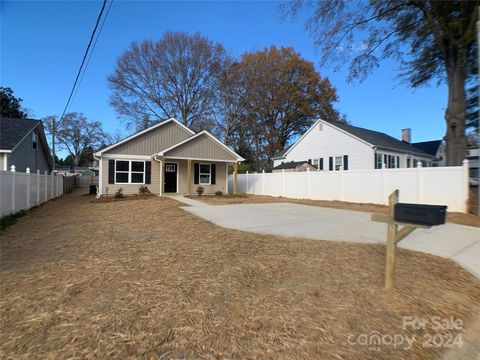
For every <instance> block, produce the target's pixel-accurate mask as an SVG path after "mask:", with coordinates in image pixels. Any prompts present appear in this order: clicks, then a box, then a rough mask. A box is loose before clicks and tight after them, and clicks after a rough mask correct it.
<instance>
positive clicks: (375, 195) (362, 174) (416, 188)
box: [229, 161, 469, 212]
mask: <svg viewBox="0 0 480 360" xmlns="http://www.w3.org/2000/svg"><path fill="white" fill-rule="evenodd" d="M468 172H469V170H468V161H464V165H463V166H451V167H431V168H423V167H422V166H421V165H420V166H419V167H417V168H401V169H385V168H384V169H378V170H355V171H352V170H349V171H312V172H309V171H306V172H277V173H269V174H266V173H255V174H248V173H247V174H239V175H237V191H238V192H240V193H247V194H255V195H271V196H285V197H289V198H296V199H312V200H340V201H347V202H356V203H373V204H387V203H388V195H389V194H390V193H391V192H392V191H394V190H395V189H399V190H400V201H401V202H407V203H419V204H434V205H447V206H448V209H449V211H459V212H467V209H468V197H469V193H468V192H469V184H468ZM229 189H230V191H233V176H232V175H230V177H229Z"/></svg>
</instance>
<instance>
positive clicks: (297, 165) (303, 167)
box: [272, 161, 317, 172]
mask: <svg viewBox="0 0 480 360" xmlns="http://www.w3.org/2000/svg"><path fill="white" fill-rule="evenodd" d="M307 169H308V170H310V171H315V170H317V168H316V167H315V166H313V165H312V164H310V163H309V162H308V161H290V162H283V163H281V164H280V165H277V166H275V167H274V168H273V169H272V172H298V171H307Z"/></svg>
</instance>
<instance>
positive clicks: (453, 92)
mask: <svg viewBox="0 0 480 360" xmlns="http://www.w3.org/2000/svg"><path fill="white" fill-rule="evenodd" d="M457 59H458V58H457ZM457 59H455V60H456V61H455V60H453V61H450V62H449V63H448V65H447V81H448V104H447V110H446V111H445V121H446V123H447V134H446V136H445V141H446V145H447V146H446V155H447V166H456V165H461V164H462V161H463V159H464V158H465V155H466V151H467V138H466V136H465V109H466V96H465V81H466V69H465V66H464V65H463V64H461V61H458V60H457Z"/></svg>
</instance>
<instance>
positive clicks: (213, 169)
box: [210, 164, 217, 185]
mask: <svg viewBox="0 0 480 360" xmlns="http://www.w3.org/2000/svg"><path fill="white" fill-rule="evenodd" d="M216 175H217V165H216V164H211V165H210V184H212V185H215V182H216Z"/></svg>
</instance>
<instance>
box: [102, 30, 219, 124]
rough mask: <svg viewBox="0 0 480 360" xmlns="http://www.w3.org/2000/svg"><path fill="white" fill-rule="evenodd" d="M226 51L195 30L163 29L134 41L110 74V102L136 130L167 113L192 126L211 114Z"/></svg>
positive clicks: (167, 115) (163, 117)
mask: <svg viewBox="0 0 480 360" xmlns="http://www.w3.org/2000/svg"><path fill="white" fill-rule="evenodd" d="M225 57H226V53H225V50H224V48H223V46H221V45H220V44H215V43H213V42H211V41H210V40H208V39H207V38H205V37H203V36H201V35H200V34H198V33H197V34H195V35H192V36H190V35H188V34H186V33H183V32H167V33H165V34H164V35H163V36H162V38H161V39H160V40H159V41H157V42H153V41H149V40H147V41H144V42H142V43H140V44H138V43H136V42H134V43H133V44H132V45H131V46H130V49H129V50H127V51H125V52H124V53H123V55H122V56H121V57H120V58H119V59H118V61H117V66H116V68H115V70H114V72H113V74H111V75H110V76H109V77H108V83H109V85H110V87H111V89H112V90H113V93H112V95H111V98H110V103H111V105H112V106H113V107H114V108H115V110H116V111H117V114H118V115H119V116H120V117H122V118H125V119H126V120H127V125H128V126H133V127H135V128H136V129H137V130H140V129H144V128H146V127H148V126H150V125H151V124H152V123H154V122H157V121H159V120H160V119H165V118H170V117H175V118H177V119H178V120H180V121H181V122H182V123H183V124H184V125H186V126H188V127H192V128H193V129H196V128H197V126H200V125H199V124H200V123H203V124H204V123H205V122H208V120H211V117H212V109H213V105H214V104H213V102H214V99H215V88H214V87H215V84H216V82H217V76H218V74H219V73H220V72H221V69H222V68H223V63H224V61H225Z"/></svg>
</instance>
